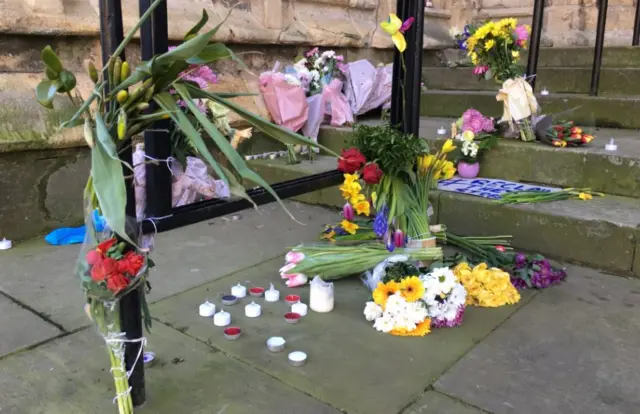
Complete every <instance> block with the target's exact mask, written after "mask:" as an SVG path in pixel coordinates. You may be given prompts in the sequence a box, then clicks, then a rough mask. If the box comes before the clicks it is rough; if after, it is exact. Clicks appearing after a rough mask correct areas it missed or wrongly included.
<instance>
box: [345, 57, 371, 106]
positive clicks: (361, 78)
mask: <svg viewBox="0 0 640 414" xmlns="http://www.w3.org/2000/svg"><path fill="white" fill-rule="evenodd" d="M347 67H348V70H347V82H346V83H345V94H346V96H347V99H348V100H349V106H350V107H351V110H352V111H353V113H354V114H356V115H357V114H360V113H361V112H360V110H361V109H362V107H364V105H365V103H366V102H367V100H369V97H370V96H371V93H372V91H373V89H374V82H375V80H376V77H377V71H376V68H375V67H374V66H373V65H372V64H371V63H369V61H368V60H366V59H361V60H357V61H355V62H349V63H348V64H347Z"/></svg>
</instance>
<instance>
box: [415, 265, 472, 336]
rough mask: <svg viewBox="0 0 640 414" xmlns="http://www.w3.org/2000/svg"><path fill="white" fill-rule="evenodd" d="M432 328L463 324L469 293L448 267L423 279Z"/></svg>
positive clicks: (437, 269)
mask: <svg viewBox="0 0 640 414" xmlns="http://www.w3.org/2000/svg"><path fill="white" fill-rule="evenodd" d="M421 279H422V281H423V283H424V286H425V292H424V297H423V300H424V302H425V303H426V304H427V309H428V310H429V317H430V318H431V327H433V328H445V327H448V328H453V327H455V326H459V325H460V324H462V318H463V316H464V309H465V304H466V299H467V292H466V290H465V289H464V287H463V286H462V284H461V283H460V282H458V281H457V280H456V276H455V275H454V274H453V271H451V269H449V268H448V267H439V268H435V269H433V270H431V272H429V273H427V274H426V275H424V276H422V277H421Z"/></svg>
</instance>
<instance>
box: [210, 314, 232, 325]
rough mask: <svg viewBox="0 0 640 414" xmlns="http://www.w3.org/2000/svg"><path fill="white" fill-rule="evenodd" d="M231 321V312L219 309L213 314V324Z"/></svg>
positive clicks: (227, 323) (226, 323) (223, 323)
mask: <svg viewBox="0 0 640 414" xmlns="http://www.w3.org/2000/svg"><path fill="white" fill-rule="evenodd" d="M230 323H231V314H229V312H225V311H223V310H221V311H220V312H218V313H216V314H215V315H214V316H213V324H214V325H215V326H227V325H229V324H230Z"/></svg>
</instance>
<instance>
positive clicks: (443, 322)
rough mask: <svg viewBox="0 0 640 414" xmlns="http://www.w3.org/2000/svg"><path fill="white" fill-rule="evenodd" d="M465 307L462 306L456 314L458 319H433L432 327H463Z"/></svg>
mask: <svg viewBox="0 0 640 414" xmlns="http://www.w3.org/2000/svg"><path fill="white" fill-rule="evenodd" d="M464 309H465V307H464V305H460V307H458V312H457V313H456V317H455V318H453V319H451V320H447V319H444V318H432V319H431V327H432V328H455V327H456V326H460V325H462V320H463V318H464Z"/></svg>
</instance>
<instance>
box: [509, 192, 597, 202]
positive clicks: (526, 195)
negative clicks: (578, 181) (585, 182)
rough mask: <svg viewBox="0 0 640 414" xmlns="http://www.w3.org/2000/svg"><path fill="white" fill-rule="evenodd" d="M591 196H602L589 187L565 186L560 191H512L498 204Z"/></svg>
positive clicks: (589, 198) (589, 197) (586, 198)
mask: <svg viewBox="0 0 640 414" xmlns="http://www.w3.org/2000/svg"><path fill="white" fill-rule="evenodd" d="M593 196H598V197H603V196H604V194H603V193H597V192H594V191H591V189H589V188H566V189H564V190H560V191H552V192H545V191H514V192H511V193H506V194H503V195H502V197H501V198H500V200H498V204H525V203H545V202H549V201H559V200H569V199H578V200H585V201H586V200H591V199H592V198H593Z"/></svg>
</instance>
